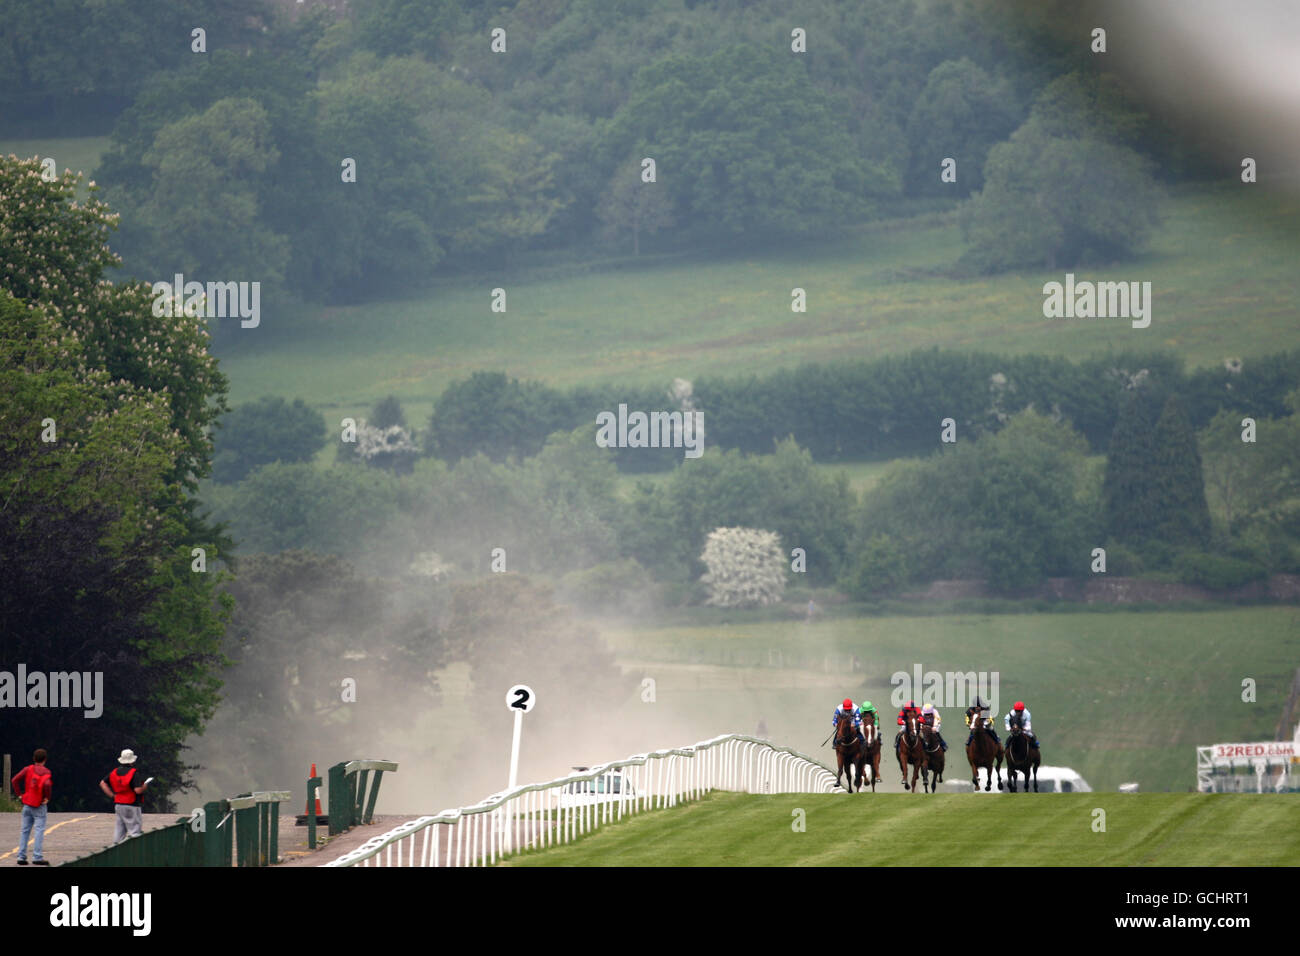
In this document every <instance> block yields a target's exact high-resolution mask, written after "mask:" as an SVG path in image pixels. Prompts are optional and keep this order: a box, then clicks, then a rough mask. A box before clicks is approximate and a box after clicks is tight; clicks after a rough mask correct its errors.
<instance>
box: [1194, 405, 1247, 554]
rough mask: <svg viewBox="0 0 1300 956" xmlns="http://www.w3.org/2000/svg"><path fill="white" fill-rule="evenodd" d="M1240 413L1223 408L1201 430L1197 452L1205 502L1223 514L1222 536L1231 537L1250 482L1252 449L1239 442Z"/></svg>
mask: <svg viewBox="0 0 1300 956" xmlns="http://www.w3.org/2000/svg"><path fill="white" fill-rule="evenodd" d="M1242 417H1243V416H1242V415H1241V414H1240V413H1239V412H1233V411H1230V410H1228V409H1226V408H1225V409H1222V410H1221V411H1219V413H1218V414H1217V415H1215V416H1214V418H1212V419H1211V420H1210V422H1209V424H1207V425H1206V426H1205V428H1203V429H1202V430H1201V433H1200V452H1201V463H1202V472H1203V474H1204V475H1205V488H1206V491H1207V493H1208V494H1207V499H1209V498H1212V499H1213V503H1214V505H1215V507H1216V510H1218V511H1221V512H1222V513H1223V526H1224V533H1225V534H1226V535H1227V536H1228V537H1229V538H1231V537H1232V532H1233V528H1234V526H1235V525H1236V523H1237V520H1238V519H1239V518H1240V516H1241V514H1242V512H1243V510H1244V507H1245V506H1244V502H1243V499H1244V498H1246V496H1247V495H1248V494H1249V489H1250V488H1251V486H1252V485H1253V484H1254V482H1253V481H1252V480H1251V478H1252V471H1253V468H1252V467H1251V466H1252V463H1253V460H1254V458H1255V455H1254V454H1253V453H1254V452H1255V450H1256V449H1255V448H1253V447H1252V446H1251V445H1250V444H1248V443H1246V442H1243V441H1242V440H1241V419H1242Z"/></svg>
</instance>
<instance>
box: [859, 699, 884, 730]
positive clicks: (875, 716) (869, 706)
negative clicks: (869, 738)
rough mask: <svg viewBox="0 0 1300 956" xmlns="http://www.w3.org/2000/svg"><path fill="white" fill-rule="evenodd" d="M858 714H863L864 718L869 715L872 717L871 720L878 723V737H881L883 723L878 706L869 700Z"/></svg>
mask: <svg viewBox="0 0 1300 956" xmlns="http://www.w3.org/2000/svg"><path fill="white" fill-rule="evenodd" d="M858 713H860V714H862V715H863V716H864V717H865V716H866V715H867V714H870V715H871V719H872V720H874V721H875V723H876V735H877V736H879V735H880V725H881V723H882V721H881V719H880V711H878V710H876V705H875V704H873V703H872V702H871V701H869V700H864V701H863V702H862V705H861V706H860V707H859V709H858Z"/></svg>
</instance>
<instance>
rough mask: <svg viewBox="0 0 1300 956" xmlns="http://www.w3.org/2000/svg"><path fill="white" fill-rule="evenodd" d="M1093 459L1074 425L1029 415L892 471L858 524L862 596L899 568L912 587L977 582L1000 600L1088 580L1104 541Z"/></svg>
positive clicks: (858, 588)
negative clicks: (882, 574)
mask: <svg viewBox="0 0 1300 956" xmlns="http://www.w3.org/2000/svg"><path fill="white" fill-rule="evenodd" d="M1087 452H1088V448H1087V443H1086V442H1085V441H1084V439H1083V438H1082V436H1080V435H1079V434H1078V433H1077V432H1075V431H1074V430H1073V429H1072V428H1071V427H1070V426H1069V425H1068V424H1066V423H1064V422H1058V421H1055V420H1053V419H1052V418H1050V417H1048V416H1045V415H1040V414H1038V413H1037V412H1035V411H1033V410H1025V411H1022V412H1019V413H1018V414H1016V415H1013V416H1012V417H1011V418H1010V419H1009V420H1008V422H1007V424H1006V426H1005V427H1004V428H1003V429H1002V430H1001V431H999V432H997V433H995V434H991V435H984V436H982V437H980V438H979V439H977V440H975V441H963V442H959V443H958V444H957V447H956V448H953V449H950V450H945V451H943V452H942V453H938V454H934V455H931V456H930V457H929V458H927V459H924V460H921V461H913V462H900V463H899V464H897V465H895V466H893V467H892V468H891V469H890V470H889V471H888V472H887V473H886V474H885V476H884V477H883V478H882V480H881V482H880V483H879V484H878V485H877V486H876V487H875V488H873V489H871V491H870V492H868V493H867V494H866V495H865V496H864V498H863V502H862V508H861V510H860V512H859V514H858V520H857V522H856V527H857V532H858V533H857V541H860V542H862V543H861V544H858V545H857V546H856V547H854V548H853V549H852V552H853V554H854V558H855V560H854V564H855V565H856V566H857V570H858V572H859V576H858V579H857V581H856V582H855V581H854V580H853V578H850V584H851V585H852V584H856V588H855V593H858V594H862V595H865V596H870V595H871V593H873V583H874V582H873V579H872V577H871V574H872V572H877V573H879V571H883V570H885V565H886V564H887V563H892V562H893V561H894V560H898V561H899V562H901V564H902V569H903V570H904V571H905V572H906V574H907V579H909V580H920V581H929V580H935V579H939V578H951V577H960V578H977V579H982V580H984V581H987V582H988V583H989V585H990V586H992V587H994V588H996V589H999V590H1017V589H1023V588H1027V587H1032V586H1033V585H1034V584H1036V583H1038V582H1039V581H1041V580H1042V579H1043V578H1044V577H1046V576H1049V575H1062V576H1069V575H1073V574H1078V573H1081V569H1082V568H1083V567H1085V566H1086V565H1085V564H1084V557H1083V556H1086V555H1087V553H1088V548H1087V542H1088V541H1089V540H1091V539H1093V538H1094V537H1095V531H1096V529H1095V527H1094V526H1095V519H1094V515H1095V512H1096V500H1095V499H1096V492H1095V478H1094V476H1093V474H1092V473H1091V470H1090V469H1089V466H1088V462H1087ZM879 536H887V537H888V539H889V541H890V544H891V547H890V548H886V547H885V543H884V541H883V540H881V538H880V537H879ZM891 551H892V554H891V553H890V552H891ZM895 556H897V557H896V558H895ZM864 565H865V567H864ZM895 573H897V572H895ZM863 574H865V575H867V577H866V579H865V580H864V579H863V576H862V575H863Z"/></svg>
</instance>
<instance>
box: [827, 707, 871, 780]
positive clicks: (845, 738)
mask: <svg viewBox="0 0 1300 956" xmlns="http://www.w3.org/2000/svg"><path fill="white" fill-rule="evenodd" d="M835 760H836V763H837V764H838V769H837V770H836V772H835V786H837V787H838V786H839V785H840V776H841V775H842V774H843V773H844V771H845V769H846V768H847V769H848V772H849V773H848V791H849V793H852V792H853V777H854V773H855V772H856V774H857V778H858V780H857V786H858V789H859V790H861V789H862V768H863V765H864V764H865V763H866V761H867V755H866V753H865V752H864V751H863V749H862V741H861V740H859V739H858V732H857V731H856V730H854V729H853V715H852V714H850V713H849V712H848V711H845V712H844V713H842V714H840V719H839V720H837V721H836V722H835Z"/></svg>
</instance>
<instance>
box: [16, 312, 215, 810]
mask: <svg viewBox="0 0 1300 956" xmlns="http://www.w3.org/2000/svg"><path fill="white" fill-rule="evenodd" d="M51 428H52V429H54V432H53V435H52V436H51V435H50V433H49V429H51ZM46 437H53V439H54V440H52V441H47V440H45V438H46ZM182 449H183V440H182V439H181V438H180V436H178V435H176V434H175V433H174V432H173V430H172V429H171V428H170V423H169V409H168V408H167V406H166V402H165V399H160V397H159V396H155V395H152V394H150V393H149V392H148V391H147V390H145V389H143V388H140V387H138V386H132V385H130V384H129V383H124V382H122V381H121V380H120V379H119V380H114V379H112V378H110V376H109V375H108V374H107V373H105V372H103V371H101V370H96V369H89V368H87V366H86V363H85V351H84V349H83V346H82V344H81V343H80V342H79V341H78V339H76V338H74V337H73V336H72V335H71V334H70V333H69V332H68V331H67V330H66V329H64V328H62V327H60V326H59V325H58V324H57V323H55V322H53V321H51V320H50V319H49V318H48V317H46V316H45V315H44V312H43V310H41V309H40V308H29V307H27V306H26V305H24V304H23V303H21V302H19V301H17V300H15V299H14V298H13V297H12V296H10V295H9V294H8V293H7V292H4V291H3V290H0V502H2V505H0V658H3V659H4V660H6V661H11V662H12V661H17V662H24V663H25V664H26V666H27V669H28V671H29V672H32V673H46V674H51V673H56V672H59V673H66V672H76V673H77V674H86V675H87V676H88V677H93V675H96V674H98V675H99V678H98V679H99V680H101V681H102V695H101V696H100V698H99V705H100V707H101V708H102V711H101V713H100V714H96V715H94V717H93V718H90V719H88V718H86V717H84V716H83V713H84V710H83V709H72V710H69V709H57V708H52V709H47V708H35V709H25V708H24V709H9V708H8V707H7V708H6V710H5V715H6V716H5V732H6V734H7V735H10V736H11V738H12V739H13V740H15V741H19V740H22V741H28V742H33V743H30V744H24V746H36V745H37V744H36V743H34V742H39V745H40V746H44V747H46V749H48V750H49V751H50V752H51V754H57V755H58V756H57V760H58V765H59V766H60V767H61V768H63V769H62V773H63V774H64V775H65V776H64V780H65V781H66V782H65V784H64V785H63V786H62V787H60V788H59V789H58V790H57V791H56V797H55V800H54V804H53V805H54V806H55V807H56V808H68V809H74V808H76V809H84V808H86V807H90V806H94V805H96V800H95V798H94V794H95V789H96V785H97V781H98V780H99V778H100V776H102V774H103V764H104V759H105V754H106V753H109V752H115V751H116V750H119V749H120V748H121V746H122V741H131V742H132V745H133V747H134V748H135V749H137V750H138V751H140V752H141V753H144V754H147V755H148V760H149V764H150V766H151V767H152V768H154V769H155V773H156V775H157V777H158V779H159V780H160V781H162V784H161V792H162V793H163V794H164V795H165V794H167V793H171V792H175V791H176V790H179V789H183V788H184V787H185V786H186V784H187V782H188V770H189V769H190V768H187V767H186V766H185V765H184V763H183V762H182V759H181V748H182V744H183V743H184V740H185V738H186V737H187V736H188V735H189V734H191V733H194V732H197V731H198V730H200V729H201V728H202V726H203V723H204V721H205V720H206V719H207V717H208V716H210V714H211V712H212V710H213V708H214V707H215V705H216V700H217V689H218V687H219V686H220V682H219V680H218V679H217V676H216V672H217V669H218V667H219V665H220V663H221V661H222V658H221V656H220V653H219V650H218V647H219V640H220V637H221V633H222V628H223V626H224V620H225V614H226V613H227V610H228V608H227V606H226V605H225V604H223V602H222V601H221V600H220V599H218V598H217V597H215V595H214V593H213V590H212V589H213V586H214V584H215V582H216V581H217V580H218V579H219V578H220V575H218V574H217V573H215V569H214V573H212V574H194V573H192V572H191V566H190V561H191V554H190V550H189V548H188V547H185V545H184V544H183V537H184V530H185V529H184V525H183V523H182V520H183V515H180V514H178V511H177V508H176V506H175V496H174V494H171V493H169V490H170V489H169V482H170V480H171V472H172V470H173V469H174V467H175V460H176V458H177V457H178V456H179V455H180V454H181V453H182ZM213 558H214V560H215V554H214V556H213ZM25 690H26V688H21V691H25ZM163 802H164V803H165V802H166V800H165V796H164V798H163Z"/></svg>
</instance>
